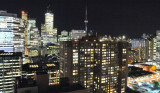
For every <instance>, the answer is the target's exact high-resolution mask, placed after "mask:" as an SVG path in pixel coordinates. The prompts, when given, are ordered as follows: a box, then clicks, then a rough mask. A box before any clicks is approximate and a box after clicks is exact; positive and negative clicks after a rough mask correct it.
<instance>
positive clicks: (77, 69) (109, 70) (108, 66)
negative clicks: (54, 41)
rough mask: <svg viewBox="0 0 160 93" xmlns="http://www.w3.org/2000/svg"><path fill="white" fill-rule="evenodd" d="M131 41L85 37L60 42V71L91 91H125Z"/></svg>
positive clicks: (71, 80) (114, 92) (92, 92)
mask: <svg viewBox="0 0 160 93" xmlns="http://www.w3.org/2000/svg"><path fill="white" fill-rule="evenodd" d="M128 46H129V45H128V42H126V41H121V42H119V41H103V40H102V38H101V37H95V36H90V37H84V38H82V39H79V40H72V41H67V42H61V45H60V48H61V50H60V63H59V64H60V75H61V77H69V78H70V82H71V83H80V84H82V85H83V86H85V87H86V88H88V89H89V92H91V93H111V92H113V93H125V88H126V85H127V73H128V72H127V70H128Z"/></svg>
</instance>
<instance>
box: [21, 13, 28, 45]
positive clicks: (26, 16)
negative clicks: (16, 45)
mask: <svg viewBox="0 0 160 93" xmlns="http://www.w3.org/2000/svg"><path fill="white" fill-rule="evenodd" d="M21 13H22V16H21V18H22V20H23V21H24V27H25V32H24V34H25V45H27V41H28V38H27V37H28V36H27V35H28V33H27V24H28V14H27V12H25V11H21Z"/></svg>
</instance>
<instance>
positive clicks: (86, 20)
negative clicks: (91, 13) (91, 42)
mask: <svg viewBox="0 0 160 93" xmlns="http://www.w3.org/2000/svg"><path fill="white" fill-rule="evenodd" d="M84 23H85V31H86V32H87V35H88V31H87V24H88V19H87V0H86V10H85V20H84Z"/></svg>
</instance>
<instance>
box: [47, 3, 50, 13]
mask: <svg viewBox="0 0 160 93" xmlns="http://www.w3.org/2000/svg"><path fill="white" fill-rule="evenodd" d="M49 8H50V4H49V5H48V6H47V12H49Z"/></svg>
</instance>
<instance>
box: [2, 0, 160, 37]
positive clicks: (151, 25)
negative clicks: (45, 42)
mask: <svg viewBox="0 0 160 93" xmlns="http://www.w3.org/2000/svg"><path fill="white" fill-rule="evenodd" d="M49 4H50V10H51V11H53V13H54V15H55V17H54V18H55V25H54V26H55V27H56V28H58V32H59V33H60V31H62V30H67V31H70V30H72V29H84V18H85V0H1V1H0V10H7V11H8V12H9V13H17V14H18V16H19V17H20V12H21V10H25V11H28V14H29V17H30V18H37V25H38V27H39V28H40V24H41V23H44V13H45V12H46V10H47V6H48V5H49ZM87 5H88V21H89V23H88V28H89V30H92V31H93V32H98V33H99V34H107V35H109V34H110V35H119V34H125V35H128V36H129V37H140V36H141V35H142V33H147V34H155V31H156V30H157V29H160V0H88V3H87Z"/></svg>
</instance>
